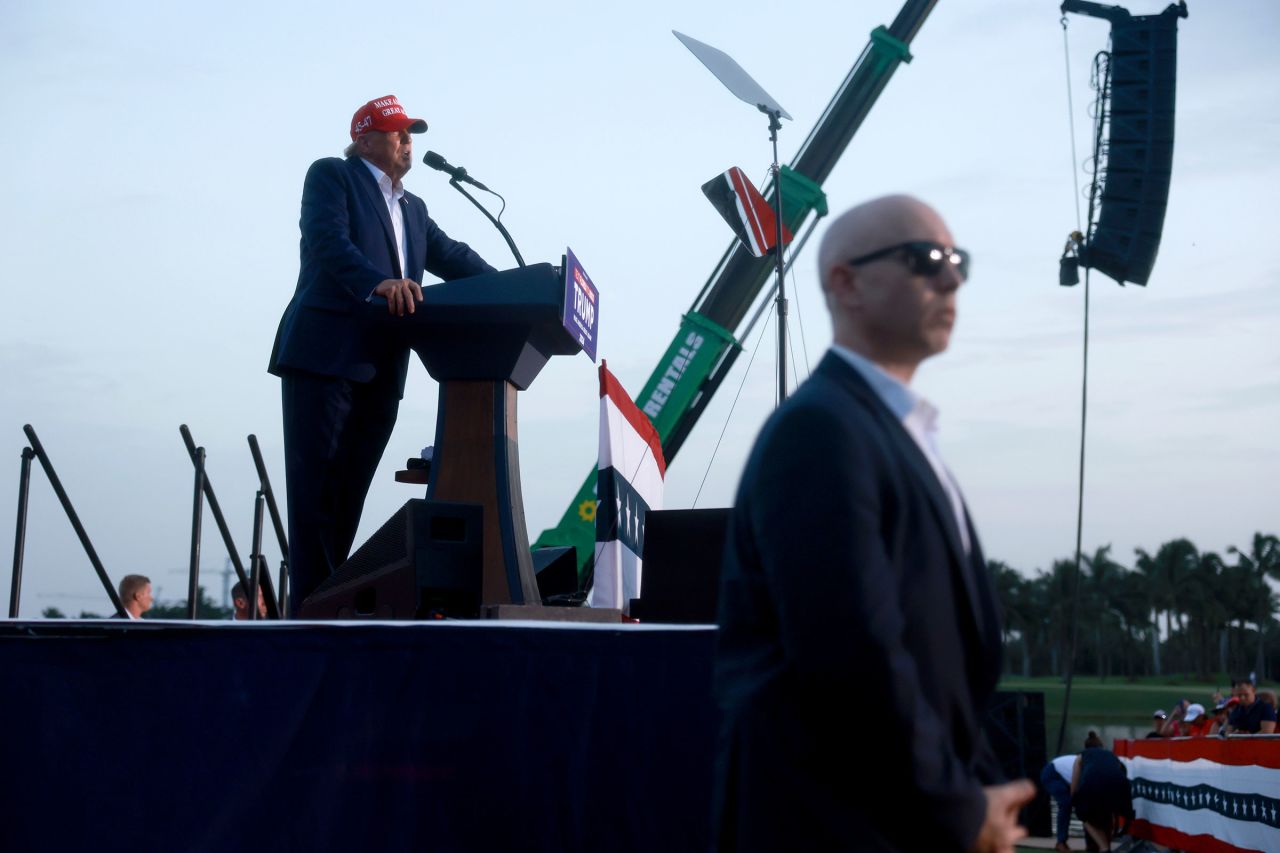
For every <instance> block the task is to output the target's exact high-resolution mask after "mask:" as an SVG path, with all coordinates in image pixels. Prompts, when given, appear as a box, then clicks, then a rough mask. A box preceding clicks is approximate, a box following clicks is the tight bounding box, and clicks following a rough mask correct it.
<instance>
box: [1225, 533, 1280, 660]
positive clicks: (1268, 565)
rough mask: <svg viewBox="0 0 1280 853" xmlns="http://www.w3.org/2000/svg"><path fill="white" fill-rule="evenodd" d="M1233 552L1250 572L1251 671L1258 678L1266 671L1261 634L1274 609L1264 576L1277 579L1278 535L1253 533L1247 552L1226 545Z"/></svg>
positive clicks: (1279, 567)
mask: <svg viewBox="0 0 1280 853" xmlns="http://www.w3.org/2000/svg"><path fill="white" fill-rule="evenodd" d="M1227 551H1228V552H1230V553H1232V554H1235V555H1236V564H1237V565H1238V566H1240V567H1242V568H1243V569H1245V570H1246V571H1248V572H1249V574H1250V575H1252V576H1253V578H1254V582H1255V587H1254V594H1255V595H1256V596H1257V601H1256V603H1255V606H1256V608H1257V609H1256V611H1255V612H1256V613H1257V614H1258V615H1257V619H1258V656H1257V658H1256V659H1255V661H1254V668H1253V671H1254V672H1256V673H1257V674H1258V677H1259V678H1264V677H1265V675H1266V671H1267V670H1266V646H1265V634H1266V630H1267V623H1269V622H1270V621H1271V614H1272V613H1274V612H1275V595H1274V594H1273V593H1272V592H1271V587H1269V586H1268V585H1267V578H1268V577H1270V578H1274V579H1276V580H1280V539H1277V538H1276V536H1275V534H1265V535H1264V534H1262V533H1255V534H1253V544H1252V545H1251V546H1250V548H1249V553H1248V554H1245V553H1244V552H1242V551H1241V550H1240V549H1239V548H1236V547H1235V546H1234V545H1233V546H1231V547H1230V548H1228V549H1227Z"/></svg>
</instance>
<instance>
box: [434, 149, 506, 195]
mask: <svg viewBox="0 0 1280 853" xmlns="http://www.w3.org/2000/svg"><path fill="white" fill-rule="evenodd" d="M422 162H423V163H425V164H427V165H428V166H430V167H431V168H433V169H435V170H436V171H438V172H444V173H445V174H446V175H448V176H449V177H451V178H453V179H454V180H455V181H462V182H464V183H468V184H471V186H473V187H475V188H476V189H481V190H484V191H485V192H487V193H488V192H493V190H491V189H489V188H488V187H486V186H485V185H484V184H482V183H480V182H479V181H477V180H476V179H475V178H473V177H471V176H470V175H468V174H467V170H466V169H464V168H462V167H461V166H450V165H449V161H448V160H446V159H444V158H443V157H441V156H440V155H439V154H437V153H436V152H434V151H428V152H427V154H426V156H425V157H423V158H422Z"/></svg>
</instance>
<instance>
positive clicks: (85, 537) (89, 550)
mask: <svg viewBox="0 0 1280 853" xmlns="http://www.w3.org/2000/svg"><path fill="white" fill-rule="evenodd" d="M22 431H23V432H25V433H26V434H27V441H29V442H31V449H32V450H33V451H34V452H35V455H36V458H37V459H39V460H40V467H41V468H43V469H44V473H45V476H47V477H48V478H49V485H51V486H53V493H54V494H55V495H57V496H58V501H59V502H60V503H61V504H62V510H63V512H65V513H66V514H67V520H68V521H70V522H71V526H72V527H73V528H74V529H75V531H76V536H78V537H79V538H80V545H81V546H82V547H83V548H84V552H85V554H87V555H88V557H89V562H90V563H92V564H93V570H94V571H95V572H97V574H98V580H100V581H101V582H102V588H103V589H105V590H106V591H107V598H109V599H111V604H112V606H113V607H115V609H116V615H118V616H124V615H125V612H124V603H123V602H122V601H120V596H119V595H118V594H117V593H116V588H115V587H114V586H112V585H111V578H110V577H108V575H107V570H106V569H105V568H103V565H102V561H101V560H99V559H98V552H97V551H95V550H94V549H93V543H92V542H90V541H89V534H88V533H86V532H85V529H84V525H83V524H81V523H80V516H78V515H76V511H75V508H74V507H73V506H71V498H69V497H67V491H66V489H64V488H62V481H61V480H59V479H58V474H57V472H56V471H54V470H53V463H52V462H50V461H49V454H47V453H45V452H44V445H42V444H41V443H40V439H39V438H38V437H37V436H36V431H35V430H34V429H32V428H31V424H24V425H23V427H22Z"/></svg>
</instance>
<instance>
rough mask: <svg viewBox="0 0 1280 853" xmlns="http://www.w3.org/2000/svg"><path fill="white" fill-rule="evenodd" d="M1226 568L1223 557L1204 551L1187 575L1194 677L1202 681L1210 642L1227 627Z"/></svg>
mask: <svg viewBox="0 0 1280 853" xmlns="http://www.w3.org/2000/svg"><path fill="white" fill-rule="evenodd" d="M1225 571H1226V566H1225V564H1224V563H1223V562H1222V558H1221V557H1219V556H1218V555H1217V554H1215V553H1213V552H1212V551H1206V552H1204V553H1203V554H1201V555H1200V556H1199V558H1198V559H1197V560H1196V563H1195V565H1194V566H1193V568H1192V570H1191V571H1190V572H1189V573H1188V574H1187V577H1186V581H1185V588H1186V591H1187V592H1188V595H1187V596H1186V602H1187V605H1186V607H1187V610H1186V613H1187V621H1188V627H1189V628H1190V631H1189V633H1190V635H1191V643H1192V655H1193V659H1194V662H1195V669H1196V675H1197V676H1199V677H1201V678H1204V677H1206V676H1207V675H1208V673H1209V669H1210V667H1209V660H1210V658H1211V657H1212V652H1211V647H1212V643H1213V639H1214V638H1215V637H1216V636H1218V633H1219V632H1220V631H1221V630H1223V629H1224V628H1225V627H1226V624H1227V616H1228V612H1229V611H1228V609H1227V604H1226V602H1225V600H1224V598H1225V596H1224V593H1225V592H1226V583H1225V580H1224V577H1223V575H1224V573H1225Z"/></svg>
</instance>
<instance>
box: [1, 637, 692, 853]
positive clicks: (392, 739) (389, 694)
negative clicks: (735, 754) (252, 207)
mask: <svg viewBox="0 0 1280 853" xmlns="http://www.w3.org/2000/svg"><path fill="white" fill-rule="evenodd" d="M0 643H2V644H3V645H2V648H3V652H2V653H0V659H2V660H3V661H4V672H5V675H6V676H7V678H6V688H7V689H6V691H5V692H6V696H5V699H4V701H3V706H2V707H3V710H2V711H0V723H2V724H3V725H2V730H3V745H2V746H0V765H3V767H4V768H5V777H6V778H7V779H8V780H9V781H8V782H7V783H6V785H5V791H4V793H3V796H0V826H2V827H3V830H2V831H0V835H2V837H3V838H4V839H5V842H4V845H3V847H4V849H6V850H15V851H18V850H23V851H25V850H90V849H91V850H95V851H109V850H122V851H123V850H129V851H136V850H183V851H219V853H221V851H229V850H237V851H239V850H274V851H315V850H326V849H327V850H344V851H355V850H378V851H396V850H406V851H408V850H438V851H453V850H519V851H526V850H547V851H576V850H581V851H600V850H609V851H626V850H663V851H683V850H691V851H692V850H698V851H701V850H704V849H706V846H707V843H708V822H709V813H710V794H709V791H710V782H711V767H712V758H713V752H714V739H715V729H716V723H717V713H716V710H715V707H714V703H713V701H712V697H711V692H710V686H711V658H712V653H713V649H714V644H715V627H714V626H709V625H707V626H704V625H697V626H672V625H661V626H658V625H653V626H646V625H590V624H556V623H546V622H496V621H478V622H429V623H428V622H323V623H321V622H284V623H281V622H255V623H230V622H221V623H215V622H177V621H163V622H162V621H151V620H142V621H133V622H126V621H120V620H80V621H76V620H65V621H64V620H42V621H6V622H2V623H0Z"/></svg>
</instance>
